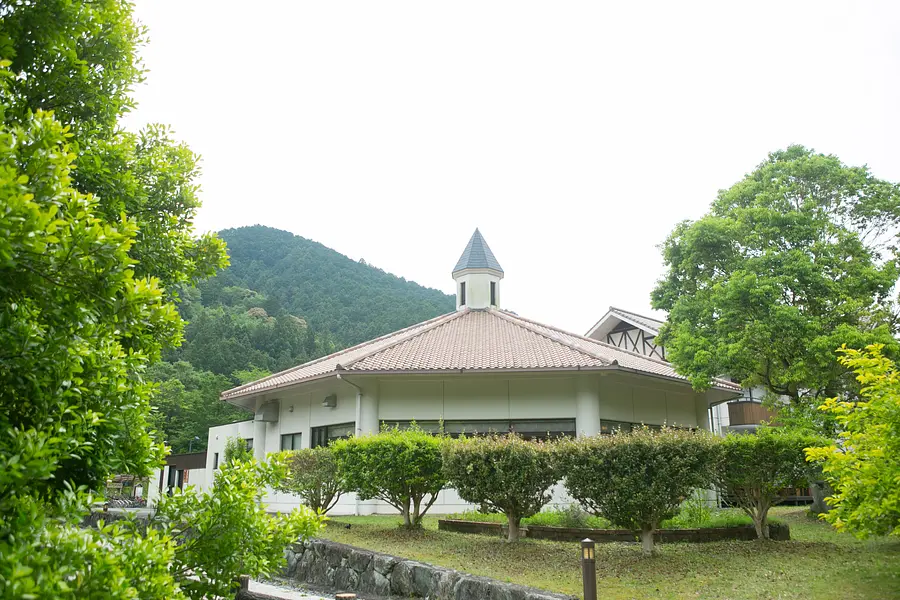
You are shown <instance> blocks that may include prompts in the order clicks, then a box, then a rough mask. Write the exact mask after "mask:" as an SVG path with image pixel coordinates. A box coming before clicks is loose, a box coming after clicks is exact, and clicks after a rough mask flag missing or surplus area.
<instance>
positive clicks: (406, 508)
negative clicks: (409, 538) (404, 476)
mask: <svg viewBox="0 0 900 600" xmlns="http://www.w3.org/2000/svg"><path fill="white" fill-rule="evenodd" d="M400 514H402V515H403V526H404V527H406V528H407V529H410V528H411V527H412V523H410V521H409V500H407V501H406V503H405V504H404V505H403V508H402V509H401V510H400Z"/></svg>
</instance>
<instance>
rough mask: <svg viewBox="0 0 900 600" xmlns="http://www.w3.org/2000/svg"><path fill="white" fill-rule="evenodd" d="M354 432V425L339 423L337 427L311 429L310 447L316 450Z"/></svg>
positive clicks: (327, 426)
mask: <svg viewBox="0 0 900 600" xmlns="http://www.w3.org/2000/svg"><path fill="white" fill-rule="evenodd" d="M355 430H356V424H355V423H339V424H337V425H326V426H324V427H313V428H312V432H311V435H312V437H310V442H311V443H310V447H312V448H318V447H319V446H327V445H328V444H330V443H331V442H333V441H334V440H342V439H346V438H348V437H350V436H351V435H353V432H354V431H355Z"/></svg>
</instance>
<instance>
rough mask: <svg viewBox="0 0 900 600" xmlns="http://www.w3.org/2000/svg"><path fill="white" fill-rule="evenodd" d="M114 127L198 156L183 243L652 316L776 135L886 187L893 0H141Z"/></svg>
mask: <svg viewBox="0 0 900 600" xmlns="http://www.w3.org/2000/svg"><path fill="white" fill-rule="evenodd" d="M137 4H138V6H137V15H138V18H139V19H140V20H141V21H142V22H143V23H144V24H145V25H147V26H148V27H149V29H150V44H149V46H148V47H146V48H145V49H144V50H143V56H144V59H145V62H146V65H147V67H148V68H149V69H150V70H151V71H150V73H149V75H148V77H147V81H146V84H145V85H143V86H141V87H140V88H139V89H138V90H137V99H138V102H139V104H140V106H139V108H138V110H137V111H136V112H135V113H134V114H133V115H131V116H130V117H129V119H128V124H129V127H132V128H135V127H137V126H139V125H141V124H143V123H147V122H162V123H168V124H170V125H172V126H173V128H174V129H175V132H176V135H177V137H178V138H180V139H183V140H184V141H186V142H188V144H190V146H191V147H192V148H193V149H194V151H195V152H198V153H199V154H201V155H202V157H203V162H202V165H203V176H202V178H201V181H200V183H201V185H202V188H203V193H202V198H203V202H204V206H203V209H202V210H201V212H200V214H199V217H198V219H197V225H198V227H199V229H200V230H219V229H223V228H226V227H238V226H242V225H252V224H256V223H261V224H264V225H270V226H273V227H278V228H281V229H286V230H289V231H292V232H294V233H296V234H299V235H302V236H304V237H307V238H311V239H314V240H317V241H319V242H321V243H323V244H325V245H326V246H329V247H331V248H334V249H335V250H338V251H339V252H342V253H344V254H346V255H348V256H350V257H352V258H354V259H359V258H365V259H366V261H368V262H370V263H372V264H374V265H376V266H378V267H381V268H383V269H385V270H387V271H390V272H392V273H395V274H397V275H401V276H403V277H406V278H407V279H411V280H414V281H417V282H419V283H421V284H423V285H427V286H430V287H436V288H439V289H442V290H444V291H446V292H448V293H452V292H453V290H454V286H453V281H452V279H451V277H450V271H451V269H452V268H453V265H454V264H455V263H456V260H457V258H458V257H459V254H460V253H461V252H462V250H463V248H464V246H465V244H466V242H467V241H468V239H469V236H470V235H471V234H472V231H473V230H474V229H475V227H476V226H477V227H479V228H481V231H482V233H483V234H484V236H485V239H486V240H487V241H488V243H489V244H490V246H491V249H492V250H493V251H494V254H495V255H496V256H497V258H498V260H499V261H500V264H502V265H503V268H504V270H505V272H506V279H505V280H504V282H503V284H502V285H503V288H502V289H503V291H502V302H503V305H504V308H509V309H511V310H515V311H516V312H518V313H519V314H521V315H523V316H526V317H529V318H533V319H536V320H539V321H545V322H548V323H551V324H554V325H557V326H560V327H563V328H566V329H569V330H571V331H575V332H578V333H583V332H584V331H586V330H587V329H588V327H590V326H591V325H592V324H593V323H594V321H595V320H596V319H597V318H599V317H600V316H601V315H602V314H603V313H604V312H605V311H606V309H607V307H608V306H609V305H614V306H620V307H623V308H628V309H632V310H635V311H638V312H645V313H649V312H650V308H649V306H650V298H649V294H650V290H651V289H652V288H653V285H654V282H655V280H656V279H657V278H658V277H659V276H660V274H661V273H662V261H661V259H660V255H659V251H658V249H657V247H656V246H657V244H659V243H660V242H661V241H662V240H663V239H664V238H665V237H666V235H667V234H668V232H669V231H670V230H671V229H672V227H673V225H674V224H675V223H676V222H678V221H680V220H682V219H686V218H697V217H699V216H701V215H702V214H703V213H704V212H705V210H706V208H707V207H708V205H709V203H710V202H711V201H712V200H713V199H714V197H715V194H716V192H717V190H719V189H720V188H724V187H728V186H730V185H731V184H733V183H734V182H735V181H737V180H738V179H740V178H741V177H742V176H743V175H744V174H745V173H746V172H748V171H750V170H752V169H753V168H754V167H755V165H757V164H758V163H759V162H761V161H762V160H763V159H764V158H765V156H766V154H767V152H769V151H771V150H775V149H778V148H783V147H785V146H787V145H788V144H791V143H801V144H804V145H807V146H810V147H813V148H815V149H816V150H819V151H823V152H828V153H833V154H837V155H838V156H839V157H841V159H842V160H844V162H846V163H848V164H854V165H858V164H864V163H866V164H868V165H869V166H870V167H871V169H872V171H873V172H874V173H875V175H877V176H879V177H882V178H885V179H889V180H891V181H900V142H898V140H900V3H898V2H889V1H885V2H881V3H875V2H873V3H863V2H849V1H847V2H822V1H818V2H799V1H791V2H784V1H781V2H761V1H752V2H751V1H746V2H743V3H741V4H742V6H743V7H742V8H741V7H738V6H737V4H738V3H736V2H722V1H721V0H720V1H717V2H711V3H705V4H696V3H693V4H692V3H687V2H660V3H650V2H641V3H638V2H616V3H604V2H598V1H593V2H549V1H545V2H527V1H522V0H517V1H515V2H492V1H485V0H480V1H478V2H466V1H459V0H458V1H456V2H442V3H437V2H423V1H422V0H418V1H410V2H393V1H388V0H379V1H377V2H373V1H371V0H368V1H361V2H345V1H341V0H328V1H324V2H309V1H304V2H288V1H283V2H276V1H272V0H256V1H255V2H251V3H247V2H231V1H227V2H226V1H224V0H203V1H201V0H138V3H137Z"/></svg>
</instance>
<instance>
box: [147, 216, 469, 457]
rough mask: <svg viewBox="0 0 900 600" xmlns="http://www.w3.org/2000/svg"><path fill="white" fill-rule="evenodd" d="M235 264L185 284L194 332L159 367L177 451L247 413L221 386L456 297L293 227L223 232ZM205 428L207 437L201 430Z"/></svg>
mask: <svg viewBox="0 0 900 600" xmlns="http://www.w3.org/2000/svg"><path fill="white" fill-rule="evenodd" d="M219 235H220V236H221V237H222V239H224V240H225V242H226V243H227V244H228V254H229V256H230V257H231V266H230V267H228V268H227V269H225V270H224V271H222V272H220V273H219V274H218V275H217V276H216V277H214V278H212V279H210V280H208V281H205V282H204V283H202V284H201V285H200V286H199V287H198V288H190V289H185V290H181V292H180V297H181V303H180V305H179V310H180V312H181V314H182V316H183V317H184V318H185V319H186V320H187V321H188V324H187V326H186V327H185V341H184V343H183V344H182V346H181V347H180V348H176V349H173V350H171V351H170V352H169V353H168V354H167V356H166V357H165V358H166V361H165V362H163V363H161V364H159V365H155V366H154V367H152V368H151V372H150V377H151V378H152V379H153V380H154V381H156V382H157V383H158V384H159V391H158V393H157V398H156V401H155V405H156V407H157V412H156V423H155V425H156V427H157V429H159V430H160V431H162V432H163V436H164V439H165V440H166V441H167V442H168V443H169V444H170V445H171V446H172V448H173V450H174V451H175V452H183V451H186V450H187V448H188V446H189V443H192V444H193V448H194V449H201V448H202V447H205V442H206V430H207V428H208V427H210V426H212V425H219V424H222V423H227V422H231V421H234V420H238V419H243V418H246V413H244V412H243V411H240V410H238V409H236V408H233V407H229V406H226V405H224V403H222V402H221V401H220V400H219V396H218V395H219V393H220V392H221V391H223V390H225V389H228V388H229V387H232V386H234V385H238V384H240V383H246V382H247V381H251V380H254V379H257V378H259V377H262V376H264V375H267V374H268V373H271V372H276V371H281V370H283V369H287V368H290V367H292V366H295V365H298V364H302V363H304V362H307V361H309V360H312V359H314V358H318V357H320V356H324V355H326V354H330V353H331V352H334V351H335V350H338V349H340V348H345V347H347V346H351V345H354V344H357V343H359V342H363V341H366V340H369V339H372V338H375V337H378V336H380V335H384V334H386V333H390V332H392V331H396V330H397V329H401V328H403V327H406V326H409V325H412V324H414V323H418V322H420V321H424V320H426V319H430V318H432V317H436V316H438V315H441V314H444V313H447V312H450V311H452V310H453V309H454V307H455V302H454V298H453V297H452V296H448V295H447V294H444V293H442V292H440V291H438V290H434V289H430V288H425V287H422V286H421V285H419V284H417V283H414V282H412V281H407V280H405V279H403V278H402V277H397V276H395V275H391V274H390V273H386V272H385V271H383V270H381V269H378V268H376V267H373V266H371V265H367V264H366V263H365V262H363V261H359V262H357V261H354V260H351V259H350V258H348V257H346V256H344V255H343V254H340V253H339V252H335V251H334V250H332V249H330V248H327V247H325V246H323V245H322V244H319V243H317V242H313V241H311V240H308V239H305V238H302V237H299V236H296V235H294V234H292V233H289V232H287V231H281V230H278V229H273V228H271V227H263V226H261V225H255V226H252V227H241V228H238V229H227V230H225V231H222V232H220V233H219ZM195 437H199V438H200V439H199V440H195V441H194V442H191V440H194V438H195Z"/></svg>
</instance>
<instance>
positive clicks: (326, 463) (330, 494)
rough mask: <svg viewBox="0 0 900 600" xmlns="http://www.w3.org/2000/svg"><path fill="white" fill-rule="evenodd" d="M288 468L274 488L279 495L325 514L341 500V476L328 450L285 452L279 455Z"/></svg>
mask: <svg viewBox="0 0 900 600" xmlns="http://www.w3.org/2000/svg"><path fill="white" fill-rule="evenodd" d="M281 454H282V455H284V460H285V462H286V463H287V465H288V474H287V476H286V477H285V478H284V479H283V480H281V481H280V482H278V483H277V484H276V485H275V486H274V487H275V489H276V490H278V491H279V492H283V493H285V494H293V495H295V496H300V499H301V500H302V501H303V504H305V505H306V506H308V507H310V508H311V509H312V510H314V511H316V512H318V513H322V514H324V513H326V512H328V511H329V510H331V509H332V508H334V505H335V504H337V502H338V500H340V498H341V493H342V492H343V490H342V489H341V476H340V472H339V471H338V468H337V461H335V459H334V453H333V452H332V450H331V447H329V446H319V447H318V448H303V449H302V450H286V451H284V452H282V453H281Z"/></svg>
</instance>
